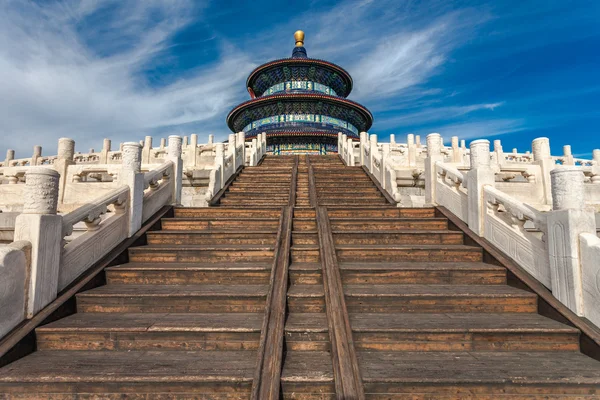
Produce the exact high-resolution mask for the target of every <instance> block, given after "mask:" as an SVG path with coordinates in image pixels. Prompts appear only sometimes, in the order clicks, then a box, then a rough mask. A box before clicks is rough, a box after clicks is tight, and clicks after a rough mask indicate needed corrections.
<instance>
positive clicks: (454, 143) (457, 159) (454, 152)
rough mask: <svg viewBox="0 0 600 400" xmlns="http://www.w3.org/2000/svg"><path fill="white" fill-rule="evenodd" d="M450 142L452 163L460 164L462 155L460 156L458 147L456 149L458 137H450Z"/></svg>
mask: <svg viewBox="0 0 600 400" xmlns="http://www.w3.org/2000/svg"><path fill="white" fill-rule="evenodd" d="M450 140H451V145H452V162H453V163H461V162H462V154H460V147H458V136H452V138H451V139H450Z"/></svg>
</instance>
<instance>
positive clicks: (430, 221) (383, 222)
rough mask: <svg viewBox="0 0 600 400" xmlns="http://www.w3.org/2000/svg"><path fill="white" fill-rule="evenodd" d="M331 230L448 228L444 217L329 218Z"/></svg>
mask: <svg viewBox="0 0 600 400" xmlns="http://www.w3.org/2000/svg"><path fill="white" fill-rule="evenodd" d="M330 225H331V230H332V231H358V230H360V231H370V230H373V231H379V230H390V229H402V230H406V229H414V230H417V229H418V230H427V231H429V230H448V220H447V219H445V218H403V217H400V218H394V217H390V218H387V217H383V218H331V217H330Z"/></svg>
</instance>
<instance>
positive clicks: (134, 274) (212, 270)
mask: <svg viewBox="0 0 600 400" xmlns="http://www.w3.org/2000/svg"><path fill="white" fill-rule="evenodd" d="M271 268H272V263H269V262H263V263H241V262H228V263H217V262H208V263H196V262H194V263H134V262H131V263H128V264H122V265H115V266H113V267H109V268H107V269H106V280H107V282H108V283H109V284H129V285H144V284H145V285H185V284H226V285H243V284H248V285H262V284H264V285H266V284H268V283H269V278H270V276H271Z"/></svg>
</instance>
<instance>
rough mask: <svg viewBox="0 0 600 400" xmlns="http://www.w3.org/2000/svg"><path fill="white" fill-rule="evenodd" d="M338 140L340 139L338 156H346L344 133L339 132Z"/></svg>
mask: <svg viewBox="0 0 600 400" xmlns="http://www.w3.org/2000/svg"><path fill="white" fill-rule="evenodd" d="M337 138H338V143H337V148H338V154H339V155H342V154H344V142H343V139H342V132H338V134H337Z"/></svg>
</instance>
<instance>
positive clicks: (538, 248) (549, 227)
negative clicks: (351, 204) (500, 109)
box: [338, 132, 600, 325]
mask: <svg viewBox="0 0 600 400" xmlns="http://www.w3.org/2000/svg"><path fill="white" fill-rule="evenodd" d="M360 136H361V142H360V149H359V155H360V157H359V162H360V165H363V166H364V167H365V168H367V169H368V170H369V171H370V172H371V173H372V174H373V176H374V177H375V179H377V180H378V181H379V182H380V183H381V186H382V187H383V188H384V189H385V190H386V191H388V192H389V193H390V194H391V195H392V196H393V197H394V199H396V200H397V201H398V202H399V205H404V206H406V205H408V206H414V205H415V204H418V201H421V204H425V205H440V206H444V207H446V208H447V209H448V210H449V211H451V212H452V213H454V214H455V215H456V216H457V217H458V218H460V219H461V220H463V221H464V222H465V223H467V225H468V226H469V228H470V229H471V230H472V231H473V232H474V233H475V234H477V235H479V236H481V237H484V238H486V239H487V240H488V241H490V242H491V243H492V244H494V245H495V246H496V247H497V248H498V249H499V250H500V251H502V252H503V253H504V254H506V256H508V257H510V258H512V259H513V260H514V261H515V263H516V264H518V265H520V266H521V267H522V268H523V269H524V270H526V271H527V272H529V273H530V274H531V275H532V276H533V277H535V278H536V279H537V280H538V281H540V282H541V283H542V284H544V285H546V286H547V287H548V288H549V289H551V290H552V293H553V294H554V296H556V298H557V299H558V300H560V301H561V302H562V303H563V304H565V305H566V306H567V307H569V308H570V309H571V310H573V311H574V312H575V313H577V314H578V315H581V316H585V317H587V318H589V319H590V320H591V321H592V322H594V323H595V324H597V325H600V312H596V311H595V310H599V309H600V285H595V284H594V285H590V284H589V282H592V281H593V282H596V281H597V280H598V279H599V278H597V277H598V276H600V263H598V261H597V260H598V258H600V241H599V240H598V239H597V238H598V234H597V231H598V232H600V185H599V183H600V150H594V151H593V158H592V160H584V159H578V158H574V157H573V156H572V155H571V150H570V146H565V147H564V148H563V152H564V155H563V156H558V157H552V156H551V155H550V154H551V153H550V145H549V140H548V139H547V138H538V139H535V140H534V141H533V142H532V151H531V152H525V153H519V152H518V151H517V150H516V149H514V150H513V151H512V153H504V152H503V150H502V146H501V143H500V141H499V140H496V141H494V149H493V151H490V144H489V141H487V140H475V141H473V142H471V143H470V146H469V149H466V148H465V146H464V142H463V143H461V145H460V146H459V145H458V144H459V141H458V138H455V137H453V138H452V145H451V146H449V147H448V146H444V145H443V143H442V138H441V136H440V135H439V134H430V135H428V136H427V144H426V145H420V143H419V144H417V143H415V137H414V135H409V136H408V138H407V139H408V140H407V143H406V144H398V143H396V142H395V138H394V136H391V137H390V143H389V144H380V143H377V137H376V136H375V135H368V134H367V133H365V132H363V133H361V135H360ZM338 143H339V144H340V145H341V146H342V149H341V151H342V154H347V152H348V149H349V146H348V145H346V146H344V143H343V140H339V141H338ZM419 152H420V153H419ZM418 154H421V156H419V155H418ZM423 154H425V155H426V157H425V158H424V159H423V158H422V155H423ZM344 160H345V161H346V159H344ZM346 163H347V164H348V162H347V161H346ZM381 165H382V166H383V168H382V169H383V170H382V171H381V170H380V166H381ZM421 165H422V167H420V166H421ZM420 168H423V170H420ZM421 171H423V172H421ZM411 175H412V176H413V177H415V179H414V180H412V179H410V176H411ZM400 176H403V178H399V177H400ZM406 176H408V177H409V178H408V179H406ZM416 177H418V179H421V178H422V179H423V180H424V184H425V190H424V194H423V200H417V202H415V199H414V197H415V195H414V192H411V190H412V191H414V190H415V188H414V186H415V185H414V183H413V182H416V181H417V178H416ZM394 180H396V182H393V181H394ZM399 181H402V182H403V185H402V186H401V185H399V184H398V182H399ZM406 183H408V185H407V184H406ZM408 195H410V196H408ZM407 197H410V198H411V201H412V203H408V204H406V203H404V201H405V199H406V198H407Z"/></svg>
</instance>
